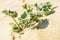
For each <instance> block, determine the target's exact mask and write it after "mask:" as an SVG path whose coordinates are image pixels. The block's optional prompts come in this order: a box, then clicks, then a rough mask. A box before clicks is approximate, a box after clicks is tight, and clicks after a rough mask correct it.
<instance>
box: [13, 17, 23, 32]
mask: <svg viewBox="0 0 60 40" xmlns="http://www.w3.org/2000/svg"><path fill="white" fill-rule="evenodd" d="M12 19H13V20H14V22H15V23H16V24H17V26H18V32H20V31H21V30H23V29H22V27H21V26H20V25H19V24H18V22H17V21H16V20H15V19H14V18H12Z"/></svg>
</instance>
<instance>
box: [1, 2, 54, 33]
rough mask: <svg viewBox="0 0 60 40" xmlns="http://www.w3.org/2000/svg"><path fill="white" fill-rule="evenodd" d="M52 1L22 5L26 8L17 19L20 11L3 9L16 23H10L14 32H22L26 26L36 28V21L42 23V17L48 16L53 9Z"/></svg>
mask: <svg viewBox="0 0 60 40" xmlns="http://www.w3.org/2000/svg"><path fill="white" fill-rule="evenodd" d="M51 6H52V5H51V3H50V2H46V3H40V4H38V3H35V4H32V5H28V4H23V5H22V7H23V8H24V9H25V10H24V12H23V13H22V15H21V17H19V18H18V22H17V21H16V19H15V18H16V17H17V16H18V13H17V12H16V11H12V10H3V11H2V12H3V14H6V15H8V16H10V17H11V18H12V19H13V20H14V22H15V23H13V22H12V23H10V25H11V27H12V32H17V33H20V32H21V31H24V29H26V28H30V29H32V28H34V27H35V26H36V25H35V24H36V23H42V19H41V17H44V16H48V15H49V14H50V12H51V11H53V10H52V7H51Z"/></svg>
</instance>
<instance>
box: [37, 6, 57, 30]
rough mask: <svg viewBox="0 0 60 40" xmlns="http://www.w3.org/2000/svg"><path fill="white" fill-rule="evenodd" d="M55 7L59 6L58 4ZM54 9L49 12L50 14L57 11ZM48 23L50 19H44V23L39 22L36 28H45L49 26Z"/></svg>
mask: <svg viewBox="0 0 60 40" xmlns="http://www.w3.org/2000/svg"><path fill="white" fill-rule="evenodd" d="M55 8H57V6H56V7H53V9H55ZM53 9H52V11H51V12H50V13H49V15H51V14H53V13H55V11H54V10H53ZM48 25H49V21H48V20H47V19H44V20H42V23H39V24H38V25H37V26H36V28H37V29H45V28H46V27H48Z"/></svg>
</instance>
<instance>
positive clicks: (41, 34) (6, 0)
mask: <svg viewBox="0 0 60 40" xmlns="http://www.w3.org/2000/svg"><path fill="white" fill-rule="evenodd" d="M46 1H50V2H51V3H52V4H53V6H57V8H56V9H55V13H54V14H51V15H49V16H47V20H48V24H47V22H46V23H45V24H44V25H46V28H42V29H39V30H28V31H27V32H25V34H24V35H23V36H22V37H21V40H60V0H26V2H27V3H28V4H30V3H31V4H32V3H35V2H38V3H40V2H46ZM22 4H23V3H22V0H0V14H1V11H2V10H3V9H11V10H16V11H17V12H18V13H19V14H18V15H21V14H22V12H23V10H22V7H21V5H22ZM11 21H12V19H11V18H10V17H2V16H0V40H11V38H10V26H9V22H11Z"/></svg>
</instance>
